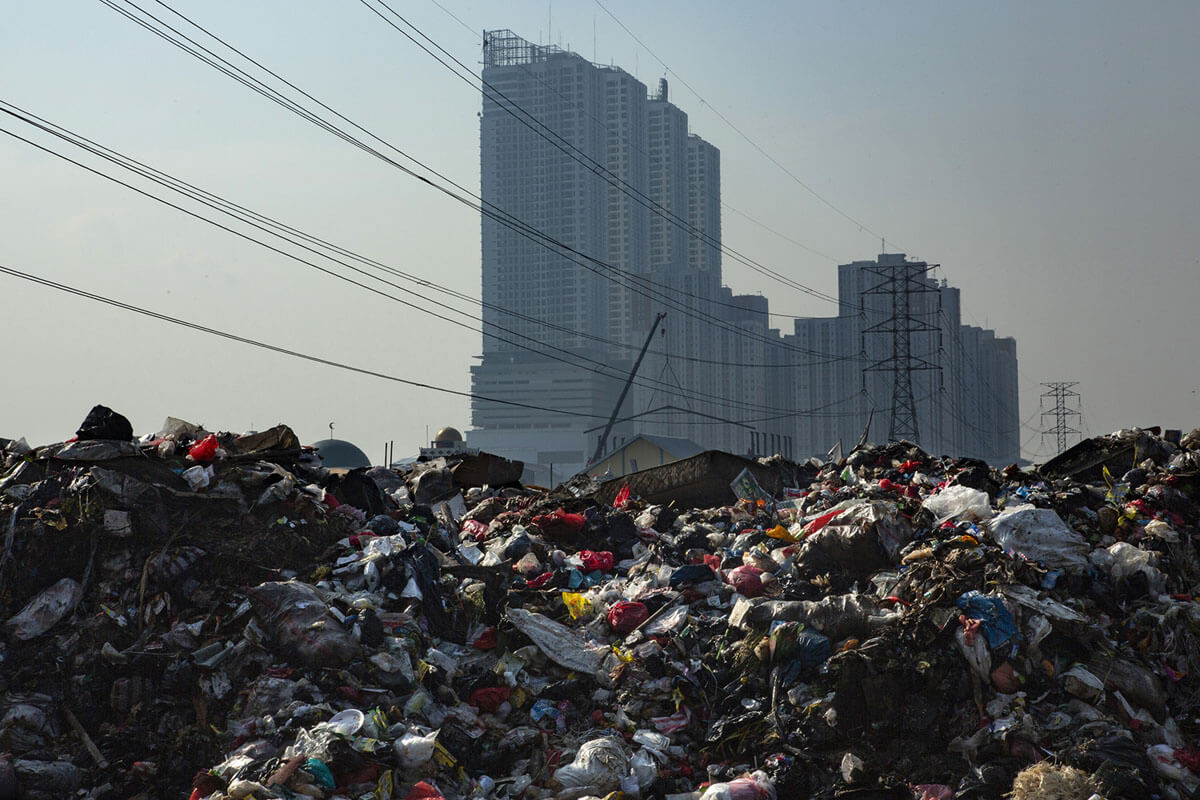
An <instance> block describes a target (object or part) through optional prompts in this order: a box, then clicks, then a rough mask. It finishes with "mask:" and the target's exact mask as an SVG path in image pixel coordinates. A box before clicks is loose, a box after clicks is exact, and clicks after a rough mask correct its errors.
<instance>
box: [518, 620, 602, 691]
mask: <svg viewBox="0 0 1200 800" xmlns="http://www.w3.org/2000/svg"><path fill="white" fill-rule="evenodd" d="M508 618H509V620H511V621H512V624H513V625H514V626H516V628H517V630H519V631H520V632H521V633H523V634H525V635H526V636H528V637H529V638H530V640H531V641H533V643H534V644H535V645H537V646H538V649H539V650H541V651H542V652H543V653H545V654H546V657H547V658H549V659H550V660H551V661H553V662H555V663H556V664H558V665H559V666H563V667H566V668H567V669H573V670H575V671H576V672H583V673H587V674H588V675H595V674H596V673H597V672H598V671H599V670H600V665H601V664H603V663H604V658H605V656H606V655H607V653H608V651H607V649H606V648H603V647H596V646H594V645H591V644H589V643H588V641H587V640H586V639H584V638H583V637H582V636H580V635H579V634H578V633H576V632H575V631H574V630H572V629H571V628H568V627H567V626H566V625H562V624H560V623H558V622H555V621H554V620H552V619H550V618H549V617H546V616H543V615H541V614H538V613H537V612H534V611H526V610H525V609H523V608H510V609H509V610H508Z"/></svg>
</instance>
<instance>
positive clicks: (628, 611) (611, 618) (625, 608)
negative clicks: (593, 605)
mask: <svg viewBox="0 0 1200 800" xmlns="http://www.w3.org/2000/svg"><path fill="white" fill-rule="evenodd" d="M648 619H650V609H648V608H646V606H645V605H644V604H643V603H628V602H625V601H624V600H620V601H618V602H616V603H613V605H612V608H610V609H608V624H609V625H610V626H611V627H612V629H613V630H614V631H616V632H617V633H629V632H630V631H632V630H633V629H634V628H636V627H637V626H638V625H641V624H642V623H643V622H645V621H646V620H648Z"/></svg>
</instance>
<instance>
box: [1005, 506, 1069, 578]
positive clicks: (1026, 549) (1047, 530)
mask: <svg viewBox="0 0 1200 800" xmlns="http://www.w3.org/2000/svg"><path fill="white" fill-rule="evenodd" d="M984 525H985V526H986V528H987V530H988V532H989V533H991V535H992V539H993V540H994V541H995V542H996V544H998V545H1000V547H1001V548H1003V549H1004V550H1007V551H1009V552H1011V553H1015V554H1017V555H1019V556H1024V557H1025V558H1028V559H1029V560H1030V561H1036V562H1038V563H1039V564H1041V565H1042V566H1044V567H1047V568H1048V569H1065V570H1067V571H1068V572H1073V573H1082V572H1086V571H1087V568H1088V565H1089V561H1088V553H1090V552H1091V547H1090V546H1088V543H1087V542H1086V541H1085V540H1084V538H1083V537H1082V536H1080V535H1079V534H1078V533H1076V532H1075V531H1073V530H1071V528H1070V527H1069V526H1068V525H1067V523H1065V522H1063V521H1062V518H1061V517H1059V516H1058V514H1056V513H1055V512H1054V510H1053V509H1049V508H1035V507H1033V506H1031V505H1022V506H1017V507H1016V508H1011V509H1009V510H1007V511H1004V512H1002V513H1000V514H997V515H996V516H995V517H993V518H992V519H990V520H988V521H987V522H985V523H984Z"/></svg>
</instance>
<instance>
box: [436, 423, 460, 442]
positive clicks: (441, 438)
mask: <svg viewBox="0 0 1200 800" xmlns="http://www.w3.org/2000/svg"><path fill="white" fill-rule="evenodd" d="M433 440H434V441H435V442H438V443H439V444H440V443H442V442H453V443H455V444H461V443H462V440H463V435H462V434H461V433H459V432H458V429H457V428H450V427H446V428H442V429H441V430H440V431H438V432H437V433H436V434H435V435H434V437H433Z"/></svg>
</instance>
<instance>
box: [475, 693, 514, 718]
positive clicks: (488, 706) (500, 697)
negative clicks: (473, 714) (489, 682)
mask: <svg viewBox="0 0 1200 800" xmlns="http://www.w3.org/2000/svg"><path fill="white" fill-rule="evenodd" d="M511 695H512V689H510V688H508V687H507V686H489V687H488V688H486V689H476V690H475V691H473V692H471V695H470V697H468V698H467V703H469V704H470V705H473V706H475V707H476V708H478V709H479V710H480V711H482V712H483V713H485V714H495V713H496V709H498V708H500V706H501V704H503V703H504V702H505V701H506V700H508V698H509V697H510V696H511Z"/></svg>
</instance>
